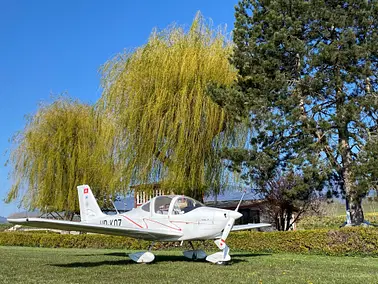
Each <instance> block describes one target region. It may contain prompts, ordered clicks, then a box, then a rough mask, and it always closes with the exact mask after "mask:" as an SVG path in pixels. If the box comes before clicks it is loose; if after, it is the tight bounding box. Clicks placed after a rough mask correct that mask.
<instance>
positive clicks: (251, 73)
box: [212, 0, 378, 224]
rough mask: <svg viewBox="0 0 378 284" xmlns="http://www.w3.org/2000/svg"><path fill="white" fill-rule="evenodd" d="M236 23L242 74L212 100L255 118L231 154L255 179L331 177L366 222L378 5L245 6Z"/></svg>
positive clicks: (320, 1) (354, 214)
mask: <svg viewBox="0 0 378 284" xmlns="http://www.w3.org/2000/svg"><path fill="white" fill-rule="evenodd" d="M235 17H236V22H235V30H234V42H235V45H236V46H235V49H234V53H233V55H232V58H231V61H232V63H233V64H234V65H235V66H236V68H237V69H238V71H239V76H238V79H237V82H236V84H235V86H234V87H233V88H232V89H231V90H230V89H227V88H225V87H221V88H218V89H215V90H213V92H212V97H213V99H214V100H215V101H216V102H218V103H219V104H220V105H222V106H224V107H225V108H227V109H228V110H229V111H230V112H233V113H235V114H236V116H243V115H244V117H247V118H248V120H249V122H250V125H251V128H250V129H251V131H250V138H251V140H250V145H248V147H247V149H245V148H244V149H229V150H227V151H225V158H227V159H228V161H230V166H231V167H232V168H234V169H235V168H236V169H239V170H240V171H242V172H243V173H244V174H245V176H244V177H245V178H248V179H251V180H254V181H258V182H259V181H263V180H267V179H269V178H271V177H272V176H271V173H273V172H274V171H273V170H274V169H277V168H279V169H280V170H282V171H283V172H285V171H288V170H289V171H292V170H294V171H295V172H300V173H301V175H302V176H303V177H304V178H305V179H307V180H308V181H311V183H312V184H313V186H314V188H317V189H321V188H322V186H323V185H324V182H325V181H331V180H332V181H333V183H332V184H330V186H331V185H332V186H334V187H338V188H339V189H340V190H341V192H343V193H344V194H345V197H346V199H347V201H348V202H349V205H350V214H351V221H352V223H353V224H360V223H361V222H363V220H364V216H363V211H362V207H361V199H362V197H363V196H364V195H365V194H366V192H367V190H368V189H369V188H371V187H372V186H373V184H372V182H371V181H373V180H375V179H374V176H373V173H366V172H362V171H361V169H362V167H363V166H364V165H367V164H368V162H369V157H371V156H372V155H369V154H368V153H367V152H369V151H370V153H371V151H372V149H375V148H374V147H367V145H368V144H369V143H368V142H369V140H370V137H371V135H372V134H373V133H375V132H376V130H377V126H378V123H377V119H378V112H377V111H378V100H377V95H378V94H377V91H378V85H377V83H378V81H377V80H378V79H377V68H378V26H377V25H378V1H375V0H371V1H368V0H367V1H361V0H358V1H357V0H346V1H341V0H332V1H326V0H309V1H302V0H254V1H253V0H242V1H240V2H239V4H238V5H237V6H236V12H235ZM373 156H374V155H373Z"/></svg>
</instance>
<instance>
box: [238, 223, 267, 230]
mask: <svg viewBox="0 0 378 284" xmlns="http://www.w3.org/2000/svg"><path fill="white" fill-rule="evenodd" d="M271 226H272V225H271V224H268V223H255V224H252V223H250V224H245V225H235V226H233V227H232V229H231V231H242V230H250V229H258V228H265V227H271Z"/></svg>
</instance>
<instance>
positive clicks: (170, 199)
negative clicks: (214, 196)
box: [142, 195, 204, 215]
mask: <svg viewBox="0 0 378 284" xmlns="http://www.w3.org/2000/svg"><path fill="white" fill-rule="evenodd" d="M202 206H204V205H203V204H202V203H201V202H199V201H197V200H195V199H193V198H190V197H187V196H184V195H180V196H177V195H172V196H171V195H163V196H157V197H155V198H153V199H152V200H150V201H149V202H147V203H146V204H144V205H143V206H142V210H144V211H147V212H150V211H151V210H152V211H153V213H155V214H162V215H168V214H169V215H181V214H186V213H188V212H190V211H192V210H194V209H196V208H199V207H202ZM152 207H153V208H152Z"/></svg>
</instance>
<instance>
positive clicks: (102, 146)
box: [6, 97, 122, 217]
mask: <svg viewBox="0 0 378 284" xmlns="http://www.w3.org/2000/svg"><path fill="white" fill-rule="evenodd" d="M114 136H115V128H114V123H113V121H111V120H110V119H109V118H107V117H100V116H98V115H97V114H96V113H95V112H94V109H93V107H92V106H90V105H86V104H82V103H79V102H78V101H75V100H71V99H68V98H64V97H61V98H58V99H57V100H56V101H54V102H53V103H52V104H50V105H46V106H42V107H40V109H39V110H38V111H37V113H36V114H35V115H34V116H30V117H29V118H28V120H27V124H26V126H25V128H24V130H23V131H21V132H20V133H18V135H16V136H15V137H14V143H15V147H14V150H13V151H12V152H11V155H10V160H9V161H10V162H11V163H12V165H13V172H12V179H13V186H12V188H11V189H10V191H9V192H8V196H7V199H6V201H7V202H10V201H12V200H14V199H17V198H20V202H21V205H23V206H24V207H25V208H27V209H35V208H38V209H40V210H42V211H45V212H46V211H47V212H52V211H65V212H66V214H65V216H66V217H69V216H72V212H78V209H79V208H78V197H77V190H76V186H77V185H80V184H86V183H87V184H90V185H91V187H92V188H93V191H94V193H95V194H96V195H97V196H98V197H107V196H110V195H112V194H113V193H114V190H115V189H118V190H119V189H121V188H122V184H121V183H122V180H121V179H120V176H119V175H117V172H119V170H120V169H121V168H122V167H121V165H119V164H117V163H116V160H115V159H114V149H115V147H116V145H115V142H114V141H115V140H114ZM99 201H100V202H101V200H99ZM70 213H71V214H70Z"/></svg>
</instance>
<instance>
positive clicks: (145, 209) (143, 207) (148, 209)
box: [142, 202, 150, 212]
mask: <svg viewBox="0 0 378 284" xmlns="http://www.w3.org/2000/svg"><path fill="white" fill-rule="evenodd" d="M142 210H144V211H147V212H150V202H147V203H146V204H144V205H143V206H142Z"/></svg>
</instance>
